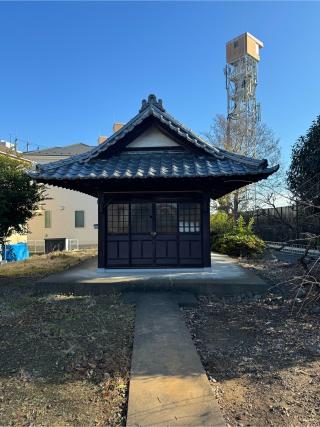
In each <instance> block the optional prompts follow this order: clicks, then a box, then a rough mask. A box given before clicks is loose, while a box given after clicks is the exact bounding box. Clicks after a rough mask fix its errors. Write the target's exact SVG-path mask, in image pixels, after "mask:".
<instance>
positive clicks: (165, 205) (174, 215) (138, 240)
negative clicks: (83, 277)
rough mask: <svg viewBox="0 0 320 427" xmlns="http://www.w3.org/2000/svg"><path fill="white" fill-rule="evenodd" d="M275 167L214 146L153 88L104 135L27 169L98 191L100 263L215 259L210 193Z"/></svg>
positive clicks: (161, 264) (186, 263) (151, 264)
mask: <svg viewBox="0 0 320 427" xmlns="http://www.w3.org/2000/svg"><path fill="white" fill-rule="evenodd" d="M276 170H277V166H276V167H271V168H270V167H268V163H267V161H266V160H256V159H251V158H247V157H243V156H239V155H237V154H234V153H230V152H227V151H225V150H222V149H220V148H217V147H215V146H213V145H211V144H209V143H207V142H206V141H204V140H203V139H202V138H200V137H199V136H197V135H196V134H194V133H193V132H192V131H191V130H190V129H188V128H186V127H185V126H184V125H182V124H181V123H180V122H178V121H177V120H176V119H174V118H173V117H172V116H170V115H169V114H168V113H167V112H166V111H165V110H164V108H163V106H162V102H161V100H157V99H156V97H155V96H154V95H150V96H149V98H148V100H143V102H142V106H141V109H140V111H139V113H138V114H137V115H136V116H135V117H134V118H133V119H132V120H130V121H129V122H128V123H127V124H126V125H124V126H123V127H122V128H121V129H120V130H118V131H117V132H116V133H114V134H113V135H112V136H111V137H110V138H109V139H107V140H106V141H105V142H104V143H102V144H101V145H99V146H97V147H96V148H94V149H92V150H91V151H88V152H86V153H84V154H80V155H77V156H72V157H70V158H68V159H66V160H61V161H58V162H53V163H47V164H41V165H37V168H36V171H32V172H30V176H32V178H33V179H36V180H38V181H40V182H43V183H47V184H51V185H57V186H60V187H64V188H68V189H71V190H76V191H81V192H83V193H86V194H89V195H92V196H95V197H97V198H98V209H99V221H98V222H99V243H98V245H99V247H98V250H99V261H98V266H99V267H100V268H122V267H123V268H139V267H140V268H142V267H146V268H155V267H158V268H168V267H178V268H179V267H181V268H183V267H208V266H210V230H209V214H210V209H209V205H210V199H211V198H212V199H216V198H218V197H221V196H223V195H225V194H227V193H229V192H231V191H232V190H235V189H237V188H240V187H243V186H244V185H247V184H248V183H252V182H256V181H259V180H261V179H263V178H267V177H268V176H269V175H270V174H272V173H273V172H275V171H276Z"/></svg>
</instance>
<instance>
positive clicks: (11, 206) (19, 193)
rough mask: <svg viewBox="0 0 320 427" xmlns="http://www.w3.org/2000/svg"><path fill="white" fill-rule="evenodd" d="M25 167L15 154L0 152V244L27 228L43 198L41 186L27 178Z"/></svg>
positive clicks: (27, 165) (25, 164)
mask: <svg viewBox="0 0 320 427" xmlns="http://www.w3.org/2000/svg"><path fill="white" fill-rule="evenodd" d="M28 168H30V164H29V163H27V162H25V161H23V160H21V159H19V158H13V157H11V156H10V155H9V154H7V155H4V154H1V155H0V246H1V245H2V244H4V243H5V241H6V240H7V239H8V238H9V237H10V236H11V235H12V234H13V233H20V234H26V233H27V232H28V226H27V222H28V220H30V219H31V218H32V216H33V215H34V213H35V211H36V210H37V209H38V208H39V205H40V202H41V201H42V200H44V188H43V186H42V185H39V184H37V183H36V182H34V181H32V180H31V179H30V178H29V176H28V175H27V173H26V169H28ZM0 249H1V247H0Z"/></svg>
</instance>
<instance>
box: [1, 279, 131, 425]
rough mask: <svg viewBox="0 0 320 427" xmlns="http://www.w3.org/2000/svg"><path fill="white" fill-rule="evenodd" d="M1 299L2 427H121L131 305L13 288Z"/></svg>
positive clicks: (115, 299) (3, 291)
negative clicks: (35, 293) (44, 294)
mask: <svg viewBox="0 0 320 427" xmlns="http://www.w3.org/2000/svg"><path fill="white" fill-rule="evenodd" d="M20 290H21V291H22V288H20ZM0 298H1V304H0V322H1V325H2V327H1V329H0V342H1V352H0V425H1V426H2V425H3V426H4V425H5V426H7V425H13V426H31V425H43V426H62V425H63V426H85V425H88V426H93V425H97V426H105V425H111V426H119V425H123V424H124V423H125V416H126V404H127V388H128V380H129V369H130V360H131V349H132V339H133V325H134V309H133V307H132V306H130V305H127V304H123V303H122V301H121V299H120V297H118V296H115V295H114V296H111V295H108V296H99V297H91V296H70V295H69V296H65V295H57V294H53V295H49V296H45V297H39V296H32V295H31V294H28V292H25V290H23V293H20V294H19V289H17V288H15V289H14V288H11V287H6V288H4V287H2V288H1V292H0Z"/></svg>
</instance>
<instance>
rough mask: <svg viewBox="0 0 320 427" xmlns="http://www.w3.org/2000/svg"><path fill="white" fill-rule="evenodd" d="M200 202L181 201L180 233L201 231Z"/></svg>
mask: <svg viewBox="0 0 320 427" xmlns="http://www.w3.org/2000/svg"><path fill="white" fill-rule="evenodd" d="M200 212H201V209H200V203H181V204H180V205H179V231H180V233H199V232H200V218H201V215H200Z"/></svg>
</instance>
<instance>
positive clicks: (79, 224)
mask: <svg viewBox="0 0 320 427" xmlns="http://www.w3.org/2000/svg"><path fill="white" fill-rule="evenodd" d="M74 226H75V227H76V228H83V227H84V211H75V212H74Z"/></svg>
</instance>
